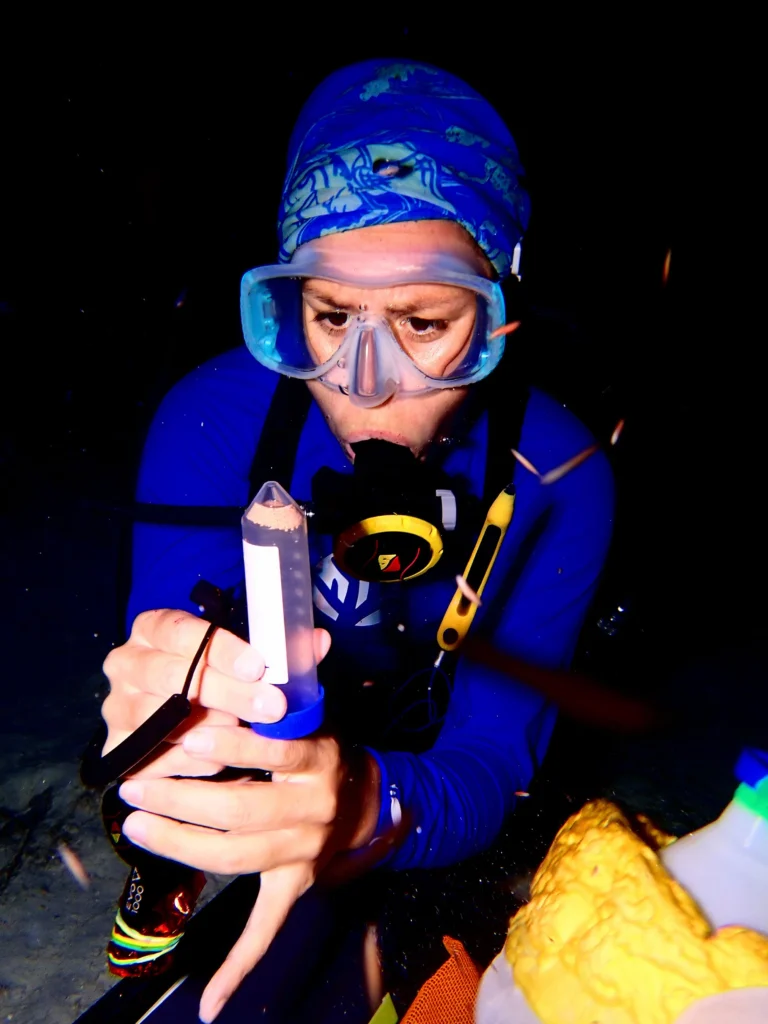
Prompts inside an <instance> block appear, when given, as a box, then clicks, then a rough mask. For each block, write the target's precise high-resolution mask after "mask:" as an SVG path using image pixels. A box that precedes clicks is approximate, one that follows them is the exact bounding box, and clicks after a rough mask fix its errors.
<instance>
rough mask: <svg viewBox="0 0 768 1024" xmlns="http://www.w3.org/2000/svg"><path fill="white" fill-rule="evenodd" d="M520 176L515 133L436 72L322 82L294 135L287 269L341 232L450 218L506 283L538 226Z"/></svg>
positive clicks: (404, 67)
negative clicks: (520, 246)
mask: <svg viewBox="0 0 768 1024" xmlns="http://www.w3.org/2000/svg"><path fill="white" fill-rule="evenodd" d="M522 174H523V169H522V167H521V165H520V161H519V158H518V155H517V147H516V146H515V142H514V139H513V138H512V136H511V135H510V133H509V130H508V129H507V127H506V125H505V124H504V122H503V121H502V119H501V118H500V117H499V115H498V114H497V113H496V111H495V110H494V109H493V107H491V105H490V104H489V103H488V102H487V101H486V100H485V99H483V97H482V96H480V95H479V94H478V93H476V92H475V91H474V89H471V88H470V87H469V86H468V85H467V84H466V83H465V82H462V81H461V79H459V78H456V77H455V76H454V75H451V74H449V73H448V72H446V71H441V70H440V69H439V68H436V67H432V66H431V65H428V64H411V63H405V62H399V63H394V62H392V61H383V60H368V61H364V62H363V63H361V64H353V65H351V66H350V67H346V68H342V69H341V70H340V71H336V72H334V73H333V74H332V75H330V77H329V78H327V79H326V80H325V81H324V82H323V83H322V84H321V85H320V86H318V88H317V89H316V90H315V91H314V93H313V94H312V95H311V96H310V98H309V100H308V101H307V103H306V104H305V106H304V109H303V110H302V112H301V114H300V115H299V119H298V121H297V123H296V127H295V128H294V131H293V135H292V136H291V142H290V145H289V150H288V174H287V177H286V181H285V186H284V188H283V195H282V200H281V205H280V221H279V238H280V257H279V258H280V262H286V261H287V260H289V259H290V258H291V256H292V254H293V252H294V251H295V250H296V249H297V248H298V247H299V246H300V245H302V244H303V243H304V242H309V241H311V240H312V239H313V238H319V237H320V236H322V235H327V234H333V233H335V232H337V231H350V230H352V229H353V228H362V227H368V226H371V225H377V224H393V223H396V222H401V221H417V220H452V221H456V222H457V223H459V224H461V225H462V227H464V228H466V230H467V231H468V232H469V234H470V235H471V236H472V237H473V238H474V239H475V241H476V242H477V243H478V245H479V246H480V247H481V249H483V251H484V252H485V254H486V256H487V257H488V259H489V260H490V261H491V263H492V264H493V266H494V268H495V269H496V271H497V272H498V274H499V276H500V277H504V276H505V275H506V274H508V273H509V269H510V265H511V261H512V253H513V250H514V248H515V245H516V244H517V243H518V242H519V241H520V238H521V237H522V235H523V232H524V231H525V228H526V226H527V224H528V217H529V212H530V201H529V199H528V195H527V193H526V192H525V191H524V190H523V188H522V187H521V185H520V181H519V179H520V177H521V175H522Z"/></svg>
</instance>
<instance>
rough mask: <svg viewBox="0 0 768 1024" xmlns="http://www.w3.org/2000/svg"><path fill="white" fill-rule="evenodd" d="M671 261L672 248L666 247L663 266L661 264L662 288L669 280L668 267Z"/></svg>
mask: <svg viewBox="0 0 768 1024" xmlns="http://www.w3.org/2000/svg"><path fill="white" fill-rule="evenodd" d="M671 263H672V250H671V249H667V255H666V256H665V257H664V266H663V268H662V271H661V286H662V288H664V287H666V284H667V282H668V281H669V268H670V265H671Z"/></svg>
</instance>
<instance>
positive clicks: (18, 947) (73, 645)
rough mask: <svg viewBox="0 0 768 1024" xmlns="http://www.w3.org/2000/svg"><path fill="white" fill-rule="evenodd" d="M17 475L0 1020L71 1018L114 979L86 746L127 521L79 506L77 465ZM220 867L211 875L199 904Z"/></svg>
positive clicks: (1, 817)
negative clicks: (69, 859) (75, 872)
mask: <svg viewBox="0 0 768 1024" xmlns="http://www.w3.org/2000/svg"><path fill="white" fill-rule="evenodd" d="M86 454H87V453H84V458H85V457H86ZM84 468H85V467H84ZM90 472H93V467H92V466H91V467H89V469H88V473H90ZM99 476H100V479H102V480H103V479H104V477H103V475H102V474H100V475H99ZM12 480H13V483H14V484H15V486H14V487H12V488H11V490H10V497H11V501H9V502H8V503H7V505H6V506H5V507H3V508H2V509H0V514H1V515H2V527H3V546H4V550H3V551H2V562H3V565H4V566H8V567H9V568H10V572H8V573H4V576H5V578H6V581H9V582H6V586H5V593H4V595H3V596H4V598H5V600H4V602H3V605H4V607H3V614H2V631H3V632H2V637H0V641H1V643H2V650H3V670H2V690H1V691H0V693H1V698H0V699H1V700H2V715H0V1021H14V1022H15V1024H69V1022H71V1021H73V1020H75V1019H76V1018H77V1016H78V1015H79V1014H80V1013H81V1012H82V1011H83V1010H85V1009H86V1008H87V1007H89V1006H90V1005H91V1004H92V1003H94V1002H95V1001H96V999H98V997H99V996H100V995H102V994H103V993H104V992H105V991H106V990H107V989H108V988H110V987H111V986H112V985H113V984H114V983H115V981H116V980H117V979H115V978H114V977H113V976H112V975H110V974H109V972H108V970H107V967H106V957H105V949H106V943H107V939H108V936H109V933H110V930H111V927H112V922H113V919H114V913H115V907H116V900H117V899H118V897H119V895H120V892H121V891H122V887H123V884H124V882H125V875H126V872H127V870H128V869H127V867H126V865H125V864H124V863H123V862H122V861H121V860H120V859H119V858H118V857H117V856H116V855H115V854H114V852H113V851H112V850H111V849H110V846H109V843H108V840H107V838H106V836H105V835H104V833H103V831H102V826H101V816H100V813H99V804H100V796H99V794H98V793H95V792H94V791H90V790H86V789H84V788H83V786H82V785H81V783H80V780H79V760H80V755H81V752H82V751H83V749H84V747H85V746H86V744H87V742H88V740H89V739H90V737H91V736H92V734H93V732H94V730H95V728H96V726H97V725H98V722H99V717H100V712H99V709H100V704H101V701H102V700H103V698H104V696H105V694H106V691H107V681H106V679H105V677H104V676H103V674H102V673H101V664H102V662H103V659H104V657H105V656H106V654H107V653H108V651H109V650H110V648H111V646H112V645H113V644H114V643H115V642H117V638H118V627H117V617H116V603H115V579H116V565H117V550H118V540H119V536H120V527H119V525H118V524H117V522H116V521H115V520H114V518H111V517H109V516H107V515H105V514H100V515H92V514H88V513H85V512H83V510H82V509H81V508H80V507H79V502H78V499H77V497H76V495H78V492H79V493H83V492H85V493H88V492H89V491H91V490H92V488H93V481H92V480H91V479H88V480H87V482H86V483H85V484H83V477H82V475H81V474H80V473H78V467H77V466H76V465H75V466H74V467H72V466H71V465H66V466H65V467H61V466H56V465H55V464H53V463H52V464H51V466H50V467H43V468H42V470H41V471H39V472H38V473H37V474H36V475H35V476H34V477H33V476H32V475H31V474H27V473H24V474H22V473H18V474H17V475H16V476H15V477H13V478H12ZM89 485H90V486H89ZM108 490H109V487H108V486H107V487H106V488H105V492H107V493H108ZM61 842H64V843H66V844H67V845H68V846H69V847H70V848H71V849H72V850H73V851H74V852H75V853H76V854H77V855H78V857H79V858H80V859H81V861H82V863H83V865H84V866H85V868H86V870H87V872H88V874H89V876H90V879H91V884H90V886H89V888H88V889H87V890H85V891H83V890H82V889H81V888H80V887H79V886H78V884H77V883H76V882H75V880H74V879H73V877H72V875H71V874H70V873H69V871H67V869H66V868H65V867H64V865H63V863H62V861H61V859H60V857H59V855H58V853H57V846H58V844H59V843H61ZM225 881H226V880H225V879H223V878H220V879H218V878H217V879H211V881H210V882H209V885H208V887H207V888H206V890H205V892H204V896H203V899H201V905H203V904H204V902H205V898H206V897H210V895H212V894H213V893H214V892H216V891H218V890H219V889H220V888H221V887H222V886H223V884H225Z"/></svg>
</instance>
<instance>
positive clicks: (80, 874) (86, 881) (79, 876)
mask: <svg viewBox="0 0 768 1024" xmlns="http://www.w3.org/2000/svg"><path fill="white" fill-rule="evenodd" d="M56 852H57V853H58V855H59V856H60V857H61V860H62V862H63V864H64V867H65V868H66V869H67V871H69V873H70V875H72V877H73V878H74V880H75V881H76V882H77V884H78V885H79V886H80V888H81V889H87V888H88V886H89V885H90V884H91V880H90V878H89V877H88V872H87V871H86V870H85V868H84V867H83V862H82V861H81V860H80V858H79V857H78V856H77V854H76V853H75V852H74V850H71V849H70V848H69V847H68V846H67V844H66V843H59V845H58V846H57V847H56Z"/></svg>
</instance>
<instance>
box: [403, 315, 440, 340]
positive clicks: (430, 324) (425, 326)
mask: <svg viewBox="0 0 768 1024" xmlns="http://www.w3.org/2000/svg"><path fill="white" fill-rule="evenodd" d="M406 322H407V324H408V326H409V327H410V329H411V330H412V331H413V333H414V334H418V335H419V337H427V336H428V335H430V334H434V333H436V332H438V331H444V330H445V328H446V327H447V325H448V321H447V320H422V318H421V317H418V316H410V317H408V320H407V321H406Z"/></svg>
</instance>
